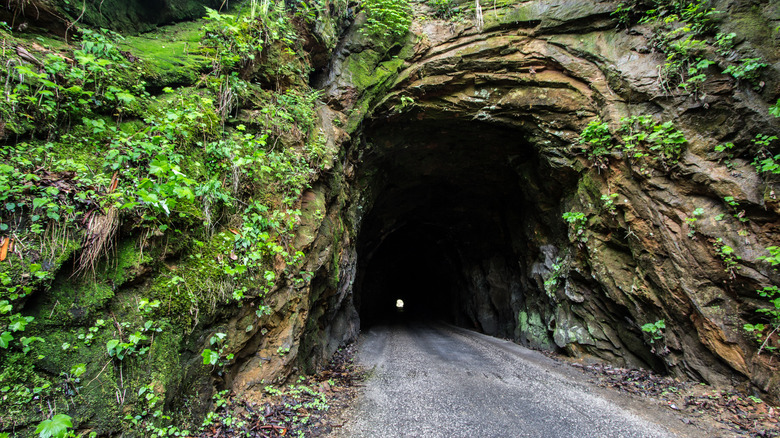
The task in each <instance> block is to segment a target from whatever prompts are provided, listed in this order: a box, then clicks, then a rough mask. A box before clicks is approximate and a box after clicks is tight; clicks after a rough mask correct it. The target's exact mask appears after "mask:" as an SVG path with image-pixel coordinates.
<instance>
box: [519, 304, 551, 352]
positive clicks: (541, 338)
mask: <svg viewBox="0 0 780 438" xmlns="http://www.w3.org/2000/svg"><path fill="white" fill-rule="evenodd" d="M517 330H518V333H519V336H518V337H519V338H520V339H524V340H526V341H527V342H528V344H529V345H531V346H532V347H536V348H543V349H551V348H553V346H552V342H550V337H549V336H548V334H547V326H546V325H545V324H544V322H542V316H541V314H539V313H537V312H530V313H529V312H527V311H525V310H521V311H520V313H519V314H518V328H517Z"/></svg>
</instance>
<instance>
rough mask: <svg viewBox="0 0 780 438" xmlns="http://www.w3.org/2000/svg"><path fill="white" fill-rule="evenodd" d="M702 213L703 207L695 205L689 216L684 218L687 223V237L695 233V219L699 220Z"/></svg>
mask: <svg viewBox="0 0 780 438" xmlns="http://www.w3.org/2000/svg"><path fill="white" fill-rule="evenodd" d="M702 214H704V209H703V208H701V207H697V208H696V209H694V210H693V213H692V214H691V215H690V216H689V217H687V218H685V221H686V222H687V223H688V237H693V236H694V235H696V221H698V220H699V217H701V215H702Z"/></svg>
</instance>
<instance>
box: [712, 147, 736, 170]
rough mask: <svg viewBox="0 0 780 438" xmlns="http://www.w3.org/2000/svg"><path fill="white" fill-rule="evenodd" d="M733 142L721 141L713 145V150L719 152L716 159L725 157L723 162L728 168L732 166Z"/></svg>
mask: <svg viewBox="0 0 780 438" xmlns="http://www.w3.org/2000/svg"><path fill="white" fill-rule="evenodd" d="M733 150H734V143H731V142H728V143H723V144H719V145H717V146H715V152H719V153H720V157H719V158H718V161H720V160H722V159H723V158H725V163H726V166H727V167H728V168H732V167H733V166H734V163H733V162H732V161H731V160H733V159H734V152H733Z"/></svg>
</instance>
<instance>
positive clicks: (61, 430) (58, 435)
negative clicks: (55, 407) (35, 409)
mask: <svg viewBox="0 0 780 438" xmlns="http://www.w3.org/2000/svg"><path fill="white" fill-rule="evenodd" d="M70 427H73V423H72V422H71V417H70V416H69V415H65V414H57V415H55V416H54V417H53V418H52V419H51V420H44V421H41V423H40V424H39V425H38V427H37V428H36V429H35V433H37V434H39V435H38V436H40V438H63V437H64V436H65V434H66V433H67V432H68V428H70Z"/></svg>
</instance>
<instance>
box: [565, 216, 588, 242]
mask: <svg viewBox="0 0 780 438" xmlns="http://www.w3.org/2000/svg"><path fill="white" fill-rule="evenodd" d="M563 220H565V221H566V223H568V224H569V226H570V227H571V228H572V230H573V231H574V238H575V240H577V241H579V242H580V243H585V242H587V241H588V236H587V235H585V223H586V222H587V220H588V218H587V217H586V216H585V213H582V212H581V211H568V212H566V213H563Z"/></svg>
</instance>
